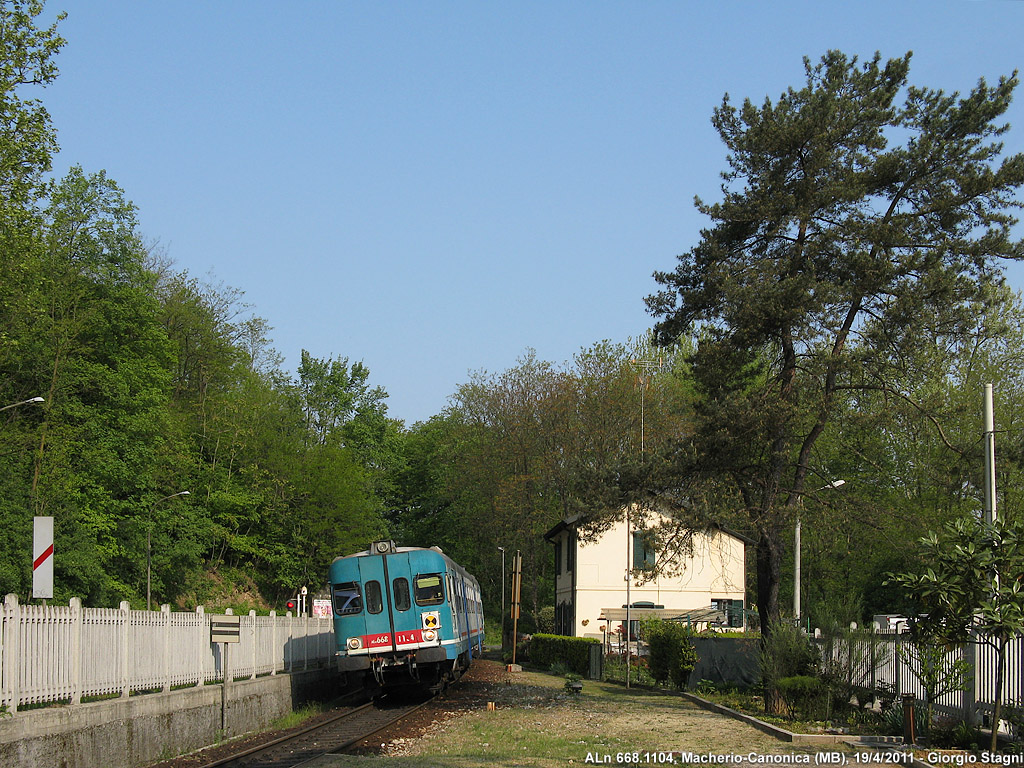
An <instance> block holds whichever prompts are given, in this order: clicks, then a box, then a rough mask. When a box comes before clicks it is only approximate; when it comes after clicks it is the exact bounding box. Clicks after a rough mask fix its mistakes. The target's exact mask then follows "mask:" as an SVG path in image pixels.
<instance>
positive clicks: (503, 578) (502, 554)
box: [498, 547, 505, 650]
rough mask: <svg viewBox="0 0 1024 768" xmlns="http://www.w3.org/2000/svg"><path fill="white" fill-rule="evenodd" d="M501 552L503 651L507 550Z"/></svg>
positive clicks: (502, 549) (500, 548)
mask: <svg viewBox="0 0 1024 768" xmlns="http://www.w3.org/2000/svg"><path fill="white" fill-rule="evenodd" d="M498 551H499V552H501V649H502V650H505V548H504V547H498Z"/></svg>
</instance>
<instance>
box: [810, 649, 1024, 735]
mask: <svg viewBox="0 0 1024 768" xmlns="http://www.w3.org/2000/svg"><path fill="white" fill-rule="evenodd" d="M875 638H876V642H875V643H874V644H871V643H868V642H867V641H858V645H859V646H860V649H859V650H858V651H855V652H854V653H855V658H856V662H855V664H854V666H855V670H854V679H855V681H857V682H858V683H859V684H860V685H862V686H863V687H865V688H870V689H874V690H878V691H881V690H885V691H887V692H888V693H889V694H890V695H895V696H896V697H897V698H898V697H899V696H901V695H902V694H913V695H914V697H915V698H916V699H917V700H918V701H924V699H925V691H924V687H923V686H922V685H921V682H920V680H919V679H918V676H917V675H916V674H915V672H914V669H913V668H912V666H914V662H913V661H912V659H913V655H912V654H907V653H900V651H899V648H900V646H905V645H909V644H910V643H911V639H910V635H909V634H907V633H902V634H898V633H895V632H876V633H875ZM981 640H982V638H980V637H978V636H977V635H975V636H974V637H973V642H970V643H967V644H966V645H964V646H963V647H959V648H955V649H953V650H952V651H950V652H949V653H948V654H946V657H945V660H944V664H945V665H946V666H949V665H950V664H952V662H953V661H954V660H957V659H962V660H963V661H966V662H967V664H968V666H969V668H970V670H971V674H970V675H969V676H968V679H967V680H966V681H965V685H964V686H963V687H962V688H957V689H955V690H951V691H949V692H947V693H944V694H943V695H941V696H939V697H938V699H937V701H936V710H937V711H938V712H939V713H943V714H945V715H948V716H950V717H953V718H955V719H965V720H967V721H968V722H970V723H982V722H984V721H987V720H990V719H991V717H992V715H993V714H994V710H995V700H996V696H995V693H996V664H997V656H996V652H995V649H993V648H992V647H991V646H990V645H988V644H986V643H984V642H981ZM819 642H821V641H819ZM871 645H874V647H873V648H871ZM833 652H834V653H836V654H837V655H842V654H846V653H848V652H849V651H848V649H847V648H846V646H844V645H840V646H838V647H836V648H834V650H833ZM1002 702H1003V708H1004V709H1003V715H1002V718H1000V719H1001V722H1000V729H1001V730H1003V731H1010V732H1015V731H1016V727H1014V726H1016V723H1012V722H1009V720H1010V719H1011V715H1012V716H1014V717H1016V716H1017V715H1018V713H1020V712H1024V637H1018V638H1015V639H1013V640H1011V641H1010V643H1009V645H1008V646H1007V649H1006V667H1005V670H1004V672H1003V686H1002Z"/></svg>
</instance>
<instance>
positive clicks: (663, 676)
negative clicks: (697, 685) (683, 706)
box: [644, 619, 697, 690]
mask: <svg viewBox="0 0 1024 768" xmlns="http://www.w3.org/2000/svg"><path fill="white" fill-rule="evenodd" d="M644 636H645V637H646V638H647V643H648V646H649V647H650V656H649V657H648V664H649V667H650V670H651V677H653V678H654V679H655V680H656V681H657V682H658V683H659V684H660V685H664V684H665V682H666V681H667V680H671V681H672V684H673V685H674V686H675V687H676V688H677V689H679V690H682V689H683V688H685V687H686V683H687V682H688V681H689V679H690V673H691V672H693V668H694V667H695V666H697V649H696V648H694V647H693V631H692V630H691V629H690V628H689V627H687V626H685V625H683V624H679V623H677V622H669V621H662V620H660V619H653V620H651V621H646V622H644Z"/></svg>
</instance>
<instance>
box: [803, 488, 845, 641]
mask: <svg viewBox="0 0 1024 768" xmlns="http://www.w3.org/2000/svg"><path fill="white" fill-rule="evenodd" d="M841 485H846V481H845V480H833V481H832V482H831V483H829V484H828V485H823V486H821V488H818V489H817V490H815V491H812V493H818V492H819V491H828V490H831V489H832V488H838V487H839V486H841ZM803 503H804V502H803V499H802V498H801V499H800V504H801V505H803ZM793 616H795V617H796V619H797V624H798V625H799V622H800V513H799V512H797V513H796V535H795V537H794V544H793Z"/></svg>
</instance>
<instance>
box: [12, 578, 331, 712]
mask: <svg viewBox="0 0 1024 768" xmlns="http://www.w3.org/2000/svg"><path fill="white" fill-rule="evenodd" d="M239 625H240V626H239V629H240V636H239V642H238V643H211V641H210V615H208V614H206V613H205V612H204V611H203V608H202V607H200V608H197V609H196V611H195V613H179V612H172V611H171V610H170V608H169V607H168V606H163V607H162V609H161V610H160V611H159V612H157V611H133V610H131V608H130V607H129V605H128V603H121V607H120V608H82V603H81V600H79V599H77V598H73V599H72V600H71V602H70V604H69V605H68V606H66V607H65V606H43V605H20V604H19V603H18V599H17V597H16V596H15V595H7V597H6V598H5V599H4V604H3V606H2V607H0V704H3V705H5V706H6V707H7V710H8V711H9V712H16V711H17V709H18V707H21V706H25V705H29V704H40V703H46V702H63V703H69V704H78V703H80V702H81V701H82V699H83V698H89V697H102V696H111V695H114V696H130V695H132V694H135V693H144V692H152V691H169V690H171V689H172V688H175V687H183V686H191V685H202V684H206V683H212V682H218V681H223V680H224V678H225V675H229V676H230V677H229V679H230V680H241V679H248V678H254V677H256V676H257V675H273V674H277V673H278V672H292V671H298V670H303V669H309V668H313V667H317V666H326V665H329V664H330V663H331V661H332V659H333V658H334V653H335V645H334V628H333V622H332V621H331V620H330V619H329V618H313V617H309V616H298V617H293V616H292V615H291V614H290V613H289V614H287V615H285V616H277V615H275V614H274V613H273V612H272V613H271V614H270V615H269V616H257V615H256V612H255V611H250V612H249V615H248V616H239ZM225 649H227V652H226V653H225Z"/></svg>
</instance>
